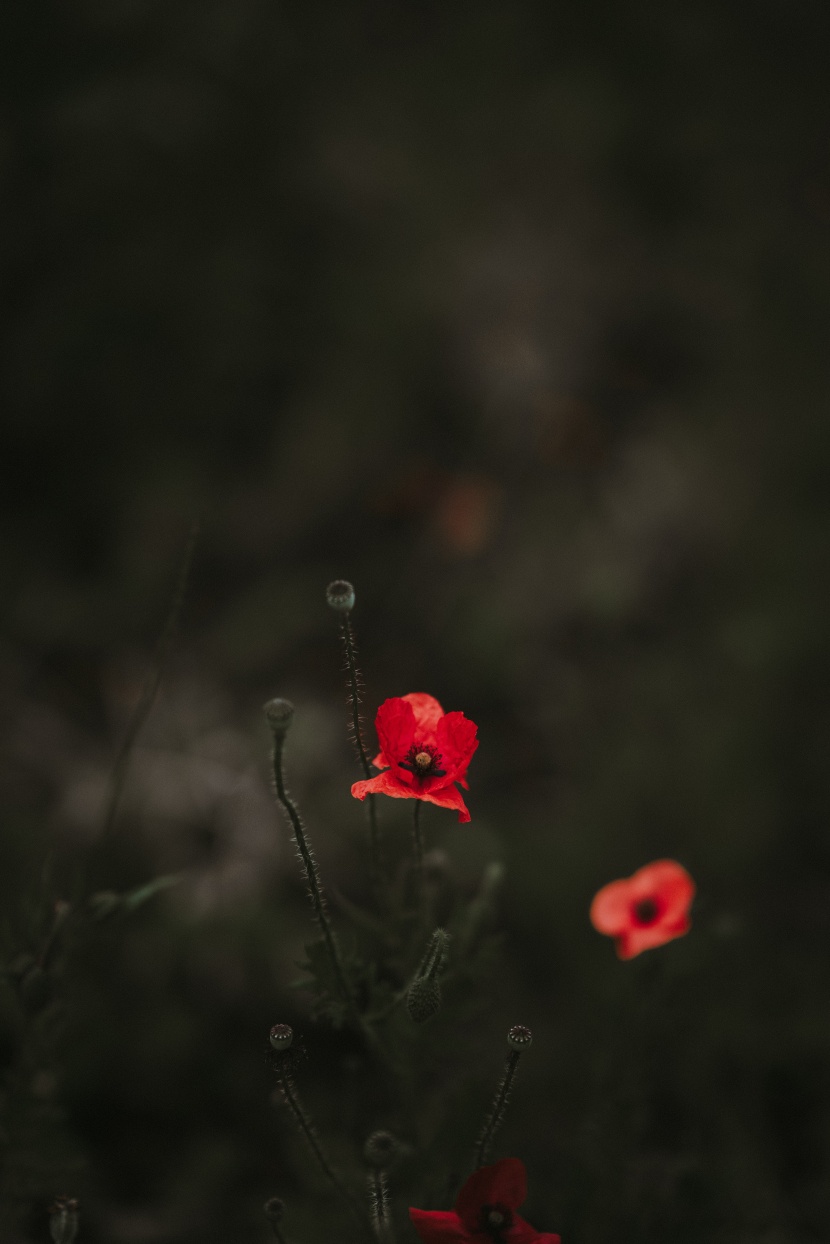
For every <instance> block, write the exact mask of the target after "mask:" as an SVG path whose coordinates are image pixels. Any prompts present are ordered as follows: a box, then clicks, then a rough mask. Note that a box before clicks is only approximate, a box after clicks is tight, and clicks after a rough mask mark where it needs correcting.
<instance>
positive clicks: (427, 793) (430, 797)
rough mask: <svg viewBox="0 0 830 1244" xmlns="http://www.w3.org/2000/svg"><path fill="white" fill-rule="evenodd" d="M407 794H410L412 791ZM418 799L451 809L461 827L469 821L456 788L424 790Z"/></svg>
mask: <svg viewBox="0 0 830 1244" xmlns="http://www.w3.org/2000/svg"><path fill="white" fill-rule="evenodd" d="M352 789H354V788H352ZM409 793H410V794H412V791H410V792H409ZM420 797H421V799H423V800H425V801H426V803H434V804H437V806H438V807H439V808H451V809H452V811H453V812H457V813H458V819H459V821H460V822H461V824H462V825H465V824H466V823H467V821H469V820H470V812H469V809H468V808H467V805H466V803H465V802H464V798H463V796H462V794H461V791H460V790H459V789H458V787H457V786H440V787H439V788H438V789H437V790H429V789H426V788H425V789H424V790H423V791H422V792H421V796H420Z"/></svg>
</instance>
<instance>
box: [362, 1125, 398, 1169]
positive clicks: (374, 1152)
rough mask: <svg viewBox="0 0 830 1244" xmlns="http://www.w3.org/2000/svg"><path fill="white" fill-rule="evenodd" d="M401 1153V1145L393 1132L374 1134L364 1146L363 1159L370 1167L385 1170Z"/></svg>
mask: <svg viewBox="0 0 830 1244" xmlns="http://www.w3.org/2000/svg"><path fill="white" fill-rule="evenodd" d="M399 1152H400V1145H399V1144H398V1141H397V1140H396V1139H395V1137H394V1136H393V1135H392V1133H391V1132H372V1135H371V1136H370V1137H369V1139H368V1140H367V1141H366V1144H365V1145H364V1146H363V1157H364V1158H365V1159H366V1163H367V1165H368V1166H374V1167H376V1168H377V1169H378V1170H384V1169H385V1168H386V1167H387V1166H389V1165H390V1164H391V1163H392V1162H393V1161H394V1160H395V1158H396V1157H397V1156H398V1154H399Z"/></svg>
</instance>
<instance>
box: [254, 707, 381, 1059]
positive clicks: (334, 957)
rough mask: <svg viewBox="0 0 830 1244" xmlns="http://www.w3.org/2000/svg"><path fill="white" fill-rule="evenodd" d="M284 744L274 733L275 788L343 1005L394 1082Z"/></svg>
mask: <svg viewBox="0 0 830 1244" xmlns="http://www.w3.org/2000/svg"><path fill="white" fill-rule="evenodd" d="M284 744H285V734H284V733H280V732H279V731H275V732H274V784H275V786H276V791H277V799H278V800H279V802H280V803H281V804H282V806H283V809H284V810H285V813H286V815H287V817H288V819H289V821H290V822H291V828H292V829H293V831H294V841H295V842H296V844H297V849H298V851H299V853H300V859H301V861H302V865H303V871H304V873H305V877H306V881H307V882H308V892H309V896H310V898H311V903H312V906H313V907H314V914H315V916H316V917H317V921H318V923H319V925H320V928H321V930H322V932H323V940H324V942H325V946H326V951H327V953H328V957H329V962H330V964H331V969H332V972H333V973H334V978H335V980H336V981H337V984H338V986H339V988H340V992H341V994H342V995H343V1001H344V1003H345V1005H346V1010H347V1013H348V1016H349V1019H350V1020H351V1022H352V1024H353V1025H354V1027H355V1028H356V1029H357V1030H358V1032H360V1033H361V1035H362V1036H363V1039H364V1041H365V1042H366V1045H367V1047H368V1048H369V1049H370V1050H371V1051H372V1053H373V1054H374V1056H375V1058H376V1059H377V1061H378V1063H379V1064H380V1066H381V1067H382V1069H383V1071H384V1074H385V1075H386V1076H387V1077H388V1078H389V1079H390V1082H391V1081H392V1080H394V1071H393V1068H392V1065H391V1063H390V1061H389V1056H388V1054H387V1053H386V1051H385V1050H384V1049H383V1047H382V1045H381V1044H380V1041H379V1040H378V1037H377V1033H375V1032H374V1031H373V1030H372V1029H371V1028H370V1027H369V1025H368V1024H367V1022H366V1020H365V1019H364V1017H363V1016H362V1015H361V1014H360V1011H359V1010H358V1008H357V1003H356V1002H355V998H354V994H353V993H352V991H351V989H350V988H349V983H348V980H347V979H346V973H345V971H344V970H343V963H342V960H341V958H340V951H339V949H338V945H337V939H336V938H335V935H334V929H333V928H332V926H331V921H330V920H329V916H328V912H327V911H326V901H325V896H324V894H323V888H322V886H321V885H320V877H319V874H318V872H317V863H316V861H315V859H314V855H313V852H312V850H311V844H310V843H309V841H308V837H307V835H306V831H305V826H304V825H303V822H302V818H301V817H300V813H299V811H298V809H297V806H296V804H295V803H294V801H293V800H292V799H291V796H290V795H289V794H288V792H287V790H286V789H285V778H284V776H283V771H282V755H283V747H284Z"/></svg>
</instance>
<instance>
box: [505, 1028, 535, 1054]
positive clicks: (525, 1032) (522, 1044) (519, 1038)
mask: <svg viewBox="0 0 830 1244" xmlns="http://www.w3.org/2000/svg"><path fill="white" fill-rule="evenodd" d="M507 1044H508V1045H509V1046H510V1048H511V1050H515V1051H516V1053H517V1054H523V1053H524V1051H525V1050H529V1049H530V1047H531V1045H532V1044H533V1033H532V1032H531V1031H530V1029H529V1028H525V1026H524V1024H515V1025H514V1026H513V1027H512V1028H511V1029H510V1031H509V1032H508V1034H507Z"/></svg>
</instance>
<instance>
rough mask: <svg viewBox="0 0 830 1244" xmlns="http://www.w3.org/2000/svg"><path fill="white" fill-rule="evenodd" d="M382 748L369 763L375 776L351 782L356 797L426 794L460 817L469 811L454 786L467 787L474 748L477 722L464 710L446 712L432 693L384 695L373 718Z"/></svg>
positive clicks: (430, 800) (421, 796)
mask: <svg viewBox="0 0 830 1244" xmlns="http://www.w3.org/2000/svg"><path fill="white" fill-rule="evenodd" d="M375 728H376V730H377V732H378V740H379V742H380V751H379V752H378V754H377V756H376V757H375V759H374V761H373V763H374V764H375V765H377V767H378V768H382V769H384V772H383V773H380V774H378V776H377V777H374V778H369V779H368V780H366V781H363V782H355V783H354V785H353V786H352V794H353V795H354V797H355V799H365V798H366V796H367V795H391V796H392V798H393V799H424V800H426V802H427V803H435V804H437V805H438V807H439V808H453V809H454V810H455V811H456V812H457V813H458V819H459V821H469V819H470V813H469V812H468V811H467V806H466V804H465V803H464V800H463V798H462V796H461V792H460V791H459V789H458V787H457V786H456V785H455V783H456V782H460V784H461V785H462V786H464V787H465V788H466V786H467V768H468V766H469V764H470V761H471V760H472V758H473V753H474V752H475V750H476V748H477V747H478V739H477V738H476V733H477V730H478V727H477V726H476V724H475V722H472V721H470V720H469V719H468V718H467V717H465V716H464V714H463V713H445V712H444V710H443V709H442V707H441V705H440V704H439V703H438V701H437V700H436V699H434V698H433V696H431V695H425V694H424V693H423V692H420V691H413V692H410V694H409V695H404V696H393V697H392V698H391V699H389V700H384V702H383V704H381V706H380V708H379V709H378V713H377V717H376V718H375Z"/></svg>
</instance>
